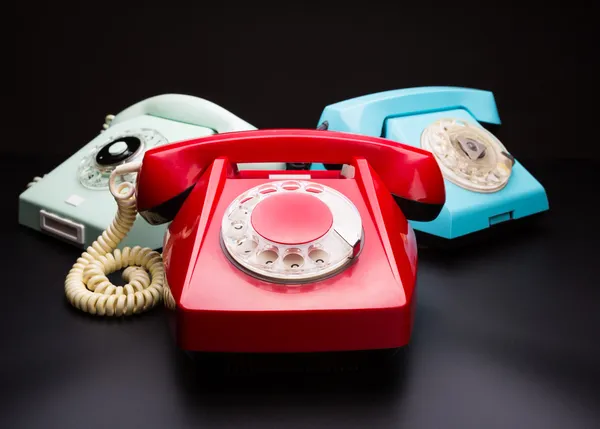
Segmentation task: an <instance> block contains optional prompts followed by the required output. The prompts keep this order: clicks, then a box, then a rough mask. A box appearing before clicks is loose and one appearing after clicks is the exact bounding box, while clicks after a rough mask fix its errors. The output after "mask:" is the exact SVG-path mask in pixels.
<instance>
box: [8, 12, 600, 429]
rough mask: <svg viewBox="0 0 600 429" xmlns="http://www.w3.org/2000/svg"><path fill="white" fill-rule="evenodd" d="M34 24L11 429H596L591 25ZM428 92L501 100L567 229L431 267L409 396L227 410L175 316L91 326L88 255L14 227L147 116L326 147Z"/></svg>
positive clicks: (393, 17) (534, 16)
mask: <svg viewBox="0 0 600 429" xmlns="http://www.w3.org/2000/svg"><path fill="white" fill-rule="evenodd" d="M16 7H17V10H16V12H17V13H16V14H14V15H13V16H12V17H11V15H10V14H8V13H7V14H6V15H5V19H6V20H7V21H12V22H10V23H9V22H7V24H12V25H13V27H10V26H9V25H5V26H4V27H3V28H2V32H3V34H4V36H3V40H5V41H6V42H5V48H6V55H5V57H4V58H5V62H4V64H3V66H2V67H3V68H4V71H5V72H12V79H6V80H5V82H4V84H5V91H4V95H5V97H3V98H4V100H5V102H4V103H3V107H2V108H3V110H4V116H3V118H4V120H3V127H5V130H6V134H5V135H4V138H3V139H1V140H0V159H1V161H2V164H3V165H2V166H3V168H4V172H5V176H4V177H5V180H7V182H6V183H5V193H6V195H7V198H8V201H7V202H6V204H8V207H9V209H5V210H4V211H3V212H2V219H3V224H5V225H6V226H7V228H6V229H5V231H6V232H5V235H4V239H5V244H4V245H3V246H2V247H0V255H1V256H2V260H3V264H4V267H3V276H4V279H3V281H4V284H3V289H4V292H3V293H4V296H3V307H4V308H3V310H2V311H0V322H1V325H0V326H1V328H0V329H2V331H1V332H2V339H3V344H4V347H3V351H2V353H1V354H0V367H1V368H0V381H1V385H2V387H1V393H2V402H1V403H0V426H2V427H11V428H12V427H27V428H29V427H44V428H48V427H62V428H67V427H90V428H92V427H146V428H150V427H235V428H243V427H257V428H258V427H260V428H267V427H269V428H271V427H273V428H279V427H288V428H295V427H344V428H353V427H357V428H358V427H361V428H362V427H389V428H399V427H411V428H413V427H414V428H417V427H435V428H440V427H444V428H450V427H456V428H471V427H473V428H482V427H485V428H492V427H494V428H495V427H499V428H500V427H502V428H509V427H510V428H521V427H522V428H533V427H536V428H537V427H540V428H566V427H569V428H576V427H577V428H579V427H582V428H583V427H586V428H587V427H590V428H591V427H598V424H599V422H600V416H599V414H598V413H599V411H598V404H599V403H600V392H599V389H598V385H599V384H600V370H599V367H600V349H599V347H598V344H599V343H598V338H599V333H600V332H599V331H600V329H599V326H600V323H599V322H600V320H599V314H600V312H599V311H598V308H599V307H598V306H599V305H600V295H599V290H598V287H597V284H598V281H597V277H596V272H595V266H596V265H597V260H596V259H597V255H598V251H597V246H596V243H597V240H598V238H599V237H598V233H597V231H596V229H595V227H594V225H595V224H597V217H596V216H595V211H594V208H593V207H594V206H593V204H595V199H596V198H597V196H596V195H597V188H596V184H597V182H598V180H597V175H596V173H595V172H596V171H597V170H598V166H599V165H598V163H597V162H596V161H595V159H596V157H597V155H598V154H599V151H600V149H599V145H598V144H597V142H596V135H595V131H594V129H595V126H596V123H595V121H597V119H596V112H595V110H594V100H595V93H596V92H597V91H596V82H594V81H593V77H595V76H596V75H597V69H596V66H595V58H594V56H595V55H596V54H597V47H596V46H597V45H596V44H595V42H593V40H595V38H594V36H595V27H596V26H595V23H594V19H595V18H594V15H593V14H592V12H591V8H585V7H583V6H582V7H579V8H578V7H575V6H572V4H570V7H569V8H565V7H564V5H563V7H561V8H558V7H557V6H553V5H552V4H546V5H540V6H539V7H536V8H533V7H532V8H525V7H517V6H514V5H511V6H509V5H505V4H500V3H496V4H489V5H488V6H487V7H483V6H481V5H478V4H473V5H467V4H466V3H464V2H461V3H460V4H450V3H446V5H445V6H443V7H440V6H438V5H434V4H430V3H427V2H420V3H419V4H418V5H416V6H415V5H412V6H410V5H408V4H406V3H401V2H396V3H394V4H391V3H390V4H385V3H382V4H376V3H374V2H368V3H358V4H356V5H352V4H340V5H336V6H333V5H325V4H320V5H318V6H316V5H312V6H311V5H295V4H289V5H287V7H286V9H282V8H280V9H279V10H275V9H272V8H270V7H266V6H259V5H257V4H254V5H248V4H246V5H241V6H237V5H235V4H233V3H227V4H223V5H222V6H221V7H216V6H213V5H212V4H201V3H196V4H195V6H194V7H193V8H192V7H190V6H188V5H185V6H184V5H178V4H175V3H174V2H162V3H161V4H160V5H154V4H151V3H149V2H145V3H144V2H140V3H138V4H135V5H129V4H128V5H125V4H124V3H120V2H114V3H100V2H97V3H95V4H92V3H91V2H82V3H81V4H79V5H66V4H55V3H48V4H44V5H41V4H40V5H38V4H33V3H27V2H21V3H19V4H18V5H17V6H16ZM426 85H456V86H466V87H473V88H480V89H487V90H491V91H493V92H494V93H495V95H496V100H497V104H498V108H499V111H500V116H501V118H502V120H503V127H502V130H501V137H502V139H503V141H504V143H505V144H506V145H507V146H508V147H509V149H510V150H511V152H512V153H513V154H514V155H515V156H516V157H517V158H518V159H519V160H520V161H522V162H523V163H524V164H525V165H526V167H527V168H528V169H530V171H532V172H533V173H534V174H535V175H536V177H538V178H539V179H540V181H541V182H542V183H543V184H544V186H546V189H547V190H548V194H549V197H550V204H551V212H550V216H549V217H548V218H547V219H545V220H544V221H542V222H541V223H540V226H539V227H538V228H536V229H535V230H532V231H529V233H528V234H521V235H518V236H513V237H511V238H509V239H507V240H504V241H502V242H499V243H496V242H487V243H484V245H482V246H477V247H475V248H473V249H472V250H471V251H470V252H468V253H460V254H452V255H446V256H444V257H439V256H430V255H427V254H424V255H422V256H421V266H420V273H421V274H420V276H421V277H420V286H419V287H420V294H419V307H418V311H417V321H416V325H415V334H414V343H413V347H412V351H411V352H410V354H411V356H410V359H409V362H410V364H408V365H407V366H406V368H405V371H404V373H403V374H402V375H399V376H398V377H397V379H393V380H389V381H390V383H389V385H380V384H376V383H371V384H367V385H366V386H365V385H351V384H350V386H349V385H348V382H345V383H341V384H340V382H339V381H333V380H329V379H328V378H326V377H325V378H322V379H320V380H319V381H318V382H317V381H315V380H310V381H309V380H301V381H300V382H299V384H298V383H292V382H291V380H290V383H289V385H288V386H285V387H284V386H282V385H281V381H282V380H281V379H280V380H279V383H275V384H270V383H269V382H267V381H264V382H263V383H260V382H257V381H256V380H255V381H253V382H252V383H250V384H247V385H245V386H243V385H242V386H241V387H240V386H239V385H238V386H231V385H228V384H226V383H224V384H223V385H222V386H221V387H220V388H211V389H209V388H207V387H205V386H202V385H201V384H200V383H195V382H193V381H191V380H192V379H191V378H190V377H189V375H187V373H186V372H185V371H184V369H183V368H184V367H185V365H184V364H182V362H181V361H180V359H179V358H178V357H176V352H175V350H174V347H173V346H172V343H171V340H170V338H169V336H168V334H167V330H166V327H165V325H164V321H163V317H162V314H161V312H160V311H156V312H152V313H150V314H148V315H145V316H143V317H140V318H136V319H135V320H131V321H125V322H114V321H106V320H98V319H94V318H90V317H86V316H85V315H82V314H80V313H78V312H76V311H74V310H72V309H71V308H70V307H69V306H68V305H67V304H66V303H65V302H64V298H63V291H62V285H63V279H64V276H65V275H66V273H67V271H68V269H69V268H70V266H71V264H72V263H73V262H74V261H75V259H76V257H77V255H78V252H77V250H76V249H73V248H71V247H69V246H67V245H62V244H61V243H57V242H55V241H53V240H51V239H49V238H46V237H41V236H39V235H38V234H35V233H32V232H29V231H25V230H24V229H23V228H17V227H16V224H17V220H16V218H17V215H16V207H17V197H18V194H19V193H20V192H21V191H22V189H23V188H24V185H25V184H26V183H27V181H29V179H30V178H31V177H32V176H34V175H39V174H43V173H45V172H47V171H50V170H51V169H52V168H54V167H55V166H56V165H58V163H60V162H61V161H62V160H64V159H65V158H66V157H67V156H69V155H70V154H72V153H73V152H74V151H75V150H77V149H78V148H80V147H81V146H83V145H84V144H86V143H87V142H88V141H89V140H91V139H92V138H93V137H95V136H96V135H97V134H98V131H99V130H100V128H101V125H102V123H103V120H104V116H105V115H106V114H107V113H118V112H119V111H120V110H122V109H124V108H126V107H127V106H129V105H131V104H133V103H135V102H137V101H140V100H142V99H144V98H147V97H150V96H153V95H157V94H161V93H167V92H176V93H186V94H190V95H195V96H199V97H202V98H206V99H209V100H211V101H213V102H215V103H217V104H219V105H221V106H223V107H225V108H227V109H228V110H230V111H232V112H233V113H235V114H237V115H238V116H240V117H242V118H244V119H245V120H247V121H248V122H250V123H252V124H253V125H255V126H257V127H259V128H276V127H293V128H297V127H298V128H302V127H305V128H314V127H315V126H316V125H317V120H318V118H319V116H320V114H321V111H322V109H323V107H324V106H326V105H327V104H330V103H333V102H336V101H340V100H344V99H347V98H351V97H355V96H359V95H364V94H367V93H372V92H377V91H382V90H388V89H396V88H403V87H413V86H426ZM7 177H8V178H9V179H6V178H7ZM11 225H14V227H13V226H11ZM284 381H285V379H284ZM342 386H343V387H342Z"/></svg>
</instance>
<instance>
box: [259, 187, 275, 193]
mask: <svg viewBox="0 0 600 429" xmlns="http://www.w3.org/2000/svg"><path fill="white" fill-rule="evenodd" d="M272 192H277V188H276V187H275V185H265V186H261V187H260V188H258V193H259V194H263V195H265V194H270V193H272Z"/></svg>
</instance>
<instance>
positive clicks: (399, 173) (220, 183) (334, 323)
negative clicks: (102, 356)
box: [136, 130, 445, 352]
mask: <svg viewBox="0 0 600 429" xmlns="http://www.w3.org/2000/svg"><path fill="white" fill-rule="evenodd" d="M282 161H288V162H292V161H293V162H309V161H311V162H322V163H331V164H334V163H337V164H340V163H342V164H346V167H345V168H344V169H342V171H305V172H301V171H294V174H293V175H290V174H281V173H282V172H265V171H237V169H236V168H235V164H236V163H251V162H282ZM274 173H277V174H274ZM136 195H137V208H138V211H139V213H140V214H141V215H142V216H143V217H144V218H145V219H146V220H147V221H148V222H149V223H151V224H160V223H165V222H169V221H171V220H172V223H171V225H170V227H169V229H168V231H167V233H166V236H165V240H164V248H163V259H164V268H165V273H166V277H167V280H168V285H169V286H168V287H169V288H170V293H171V295H172V297H171V299H170V301H171V305H167V307H170V308H171V309H172V311H173V315H174V320H175V322H176V323H175V329H176V339H177V342H178V344H179V346H180V347H181V348H183V349H184V350H187V351H209V352H210V351H214V352H320V351H349V350H368V349H388V348H398V347H401V346H404V345H406V344H407V343H408V342H409V338H410V334H411V329H412V321H413V312H414V288H415V279H416V274H417V250H416V242H415V237H414V234H413V231H412V229H411V227H410V226H409V224H408V222H407V218H409V219H416V220H421V221H428V220H433V219H435V217H437V215H438V214H439V212H440V210H441V208H442V206H443V204H444V202H445V190H444V182H443V178H442V174H441V172H440V169H439V167H438V164H437V162H436V161H435V158H434V157H433V156H432V155H431V154H430V153H429V152H426V151H424V150H420V149H418V148H413V147H409V146H405V145H403V144H399V143H396V142H392V141H389V140H386V139H382V138H372V137H364V136H359V135H354V134H346V133H341V132H328V131H319V130H260V131H247V132H235V133H227V134H218V135H215V136H210V137H205V138H200V139H195V140H189V141H184V142H179V143H175V144H171V145H168V146H163V147H157V148H154V149H151V150H149V151H148V152H147V153H146V154H145V156H144V160H143V163H142V166H141V169H140V171H139V173H138V178H137V181H136ZM167 304H168V303H167Z"/></svg>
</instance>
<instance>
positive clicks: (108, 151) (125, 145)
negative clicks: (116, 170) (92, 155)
mask: <svg viewBox="0 0 600 429" xmlns="http://www.w3.org/2000/svg"><path fill="white" fill-rule="evenodd" d="M141 146H142V141H141V140H140V139H139V138H137V137H133V136H127V137H119V138H117V139H115V140H113V141H111V142H110V143H108V144H107V145H105V146H104V147H103V148H102V149H100V150H99V151H98V153H97V154H96V163H97V164H98V165H102V166H110V165H115V164H119V163H121V162H123V161H125V160H126V159H128V158H130V157H131V156H132V155H134V154H135V153H136V152H137V151H138V150H139V149H140V147H141Z"/></svg>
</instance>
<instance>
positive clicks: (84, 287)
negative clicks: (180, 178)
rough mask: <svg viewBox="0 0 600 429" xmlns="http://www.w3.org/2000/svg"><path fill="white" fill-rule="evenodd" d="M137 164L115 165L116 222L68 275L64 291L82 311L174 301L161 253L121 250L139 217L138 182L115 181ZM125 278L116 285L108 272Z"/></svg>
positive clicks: (133, 310)
mask: <svg viewBox="0 0 600 429" xmlns="http://www.w3.org/2000/svg"><path fill="white" fill-rule="evenodd" d="M139 167H140V164H139V163H130V164H125V165H122V166H119V167H117V168H116V169H115V170H114V171H113V173H112V174H111V178H110V181H109V187H110V191H111V193H112V195H113V197H114V198H115V200H116V202H117V214H116V216H115V218H114V220H113V222H112V224H111V225H110V226H109V227H108V228H107V229H106V230H105V231H104V232H103V233H102V234H101V235H100V236H99V237H98V238H97V239H96V241H94V243H92V245H91V246H89V247H88V248H87V250H86V251H85V252H83V253H82V254H81V256H80V257H79V258H78V259H77V262H76V263H75V264H74V265H73V267H72V268H71V270H70V271H69V274H68V275H67V277H66V280H65V294H66V296H67V299H68V300H69V302H70V303H71V304H72V305H73V306H74V307H76V308H78V309H79V310H82V311H84V312H87V313H90V314H94V315H98V316H116V317H120V316H130V315H133V314H139V313H142V312H145V311H148V310H150V309H152V308H154V307H155V306H156V305H157V304H159V303H160V302H161V300H164V302H165V305H166V306H167V307H168V308H173V307H174V305H175V302H174V300H173V296H172V295H171V293H170V290H169V287H168V285H167V283H166V277H165V271H164V265H163V260H162V255H161V254H160V253H158V252H156V251H154V250H152V249H150V248H148V247H144V248H142V247H140V246H135V247H132V248H131V247H125V248H123V249H122V250H120V249H117V247H118V245H119V243H120V242H121V241H123V239H124V238H125V236H126V235H127V234H128V233H129V231H130V230H131V228H132V227H133V224H134V222H135V220H136V216H137V209H136V199H135V195H134V192H135V191H134V186H133V185H132V184H131V183H129V182H124V183H121V184H119V185H118V186H115V182H114V180H115V178H116V177H117V176H118V175H122V174H127V173H132V172H137V171H138V170H139ZM123 268H125V270H124V271H123V274H122V277H123V280H124V281H125V282H126V284H125V285H124V286H115V285H113V284H112V283H111V282H110V280H109V279H108V277H107V275H109V274H111V273H113V272H115V271H118V270H121V269H123Z"/></svg>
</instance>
